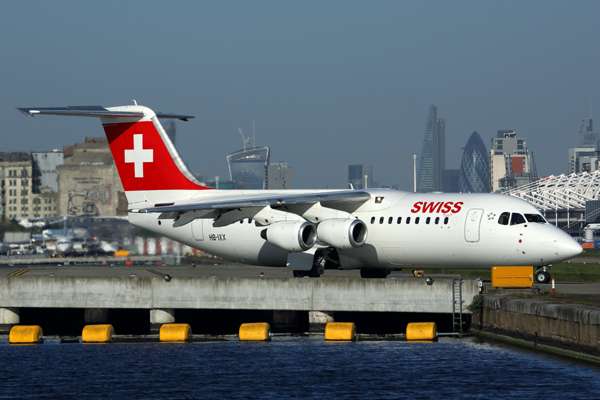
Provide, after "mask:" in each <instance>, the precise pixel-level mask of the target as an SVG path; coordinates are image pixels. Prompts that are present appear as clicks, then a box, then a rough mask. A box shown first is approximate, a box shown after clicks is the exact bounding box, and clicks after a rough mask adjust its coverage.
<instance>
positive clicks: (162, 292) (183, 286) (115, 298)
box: [0, 276, 478, 313]
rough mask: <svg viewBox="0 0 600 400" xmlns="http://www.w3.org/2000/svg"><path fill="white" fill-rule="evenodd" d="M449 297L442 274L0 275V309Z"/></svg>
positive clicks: (425, 301) (431, 308)
mask: <svg viewBox="0 0 600 400" xmlns="http://www.w3.org/2000/svg"><path fill="white" fill-rule="evenodd" d="M477 294H478V287H477V281H475V280H465V281H463V285H462V298H463V300H464V304H463V312H464V313H468V311H467V310H466V309H464V307H465V306H467V305H469V304H470V303H471V301H472V299H473V297H474V296H476V295H477ZM452 301H453V298H452V281H451V280H445V279H437V280H435V282H434V283H433V284H432V285H427V283H426V282H425V280H422V279H406V280H403V279H335V278H333V279H331V278H327V279H324V278H320V279H288V278H211V277H193V278H192V277H189V278H172V279H171V281H170V282H166V281H165V280H164V279H163V278H160V277H127V276H125V277H57V276H54V277H49V276H16V277H13V276H2V277H0V307H1V308H22V307H33V308H44V307H45V308H130V309H186V308H189V309H246V310H296V311H365V312H415V313H451V312H452V304H453V303H452Z"/></svg>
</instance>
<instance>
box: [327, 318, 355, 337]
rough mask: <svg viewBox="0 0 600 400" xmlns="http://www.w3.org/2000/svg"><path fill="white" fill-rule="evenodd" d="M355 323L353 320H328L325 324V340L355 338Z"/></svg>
mask: <svg viewBox="0 0 600 400" xmlns="http://www.w3.org/2000/svg"><path fill="white" fill-rule="evenodd" d="M355 339H356V325H354V323H353V322H328V323H327V325H325V340H346V341H348V340H355Z"/></svg>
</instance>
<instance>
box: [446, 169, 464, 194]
mask: <svg viewBox="0 0 600 400" xmlns="http://www.w3.org/2000/svg"><path fill="white" fill-rule="evenodd" d="M459 177H460V170H459V169H445V170H443V171H442V182H443V186H442V191H443V192H445V193H460V186H459V184H458V182H459Z"/></svg>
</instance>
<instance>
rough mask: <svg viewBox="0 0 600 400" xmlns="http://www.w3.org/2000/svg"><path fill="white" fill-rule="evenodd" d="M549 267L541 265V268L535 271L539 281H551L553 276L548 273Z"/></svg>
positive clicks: (536, 278)
mask: <svg viewBox="0 0 600 400" xmlns="http://www.w3.org/2000/svg"><path fill="white" fill-rule="evenodd" d="M546 268H547V267H545V266H544V267H541V268H540V269H538V270H537V271H536V272H535V280H536V281H537V282H538V283H550V281H551V280H552V277H551V276H550V273H548V272H547V271H546Z"/></svg>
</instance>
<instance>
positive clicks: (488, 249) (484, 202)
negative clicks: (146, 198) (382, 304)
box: [129, 189, 580, 269]
mask: <svg viewBox="0 0 600 400" xmlns="http://www.w3.org/2000/svg"><path fill="white" fill-rule="evenodd" d="M367 191H368V192H369V193H370V194H371V196H372V198H371V200H368V201H366V202H365V203H364V204H362V205H360V207H358V208H357V209H356V210H351V211H352V212H351V214H352V215H353V216H354V217H356V218H357V219H360V220H362V221H363V222H365V224H366V225H367V228H368V237H367V240H366V242H365V244H364V245H363V246H362V247H359V248H350V249H336V250H337V252H338V254H339V256H340V264H341V267H342V268H344V269H352V268H448V267H452V268H489V267H492V266H510V265H532V266H542V265H548V264H552V263H554V262H558V261H562V260H564V259H565V258H568V257H570V256H572V255H574V254H577V253H578V252H579V251H580V247H578V246H579V245H578V244H577V243H575V242H574V241H573V240H572V239H571V238H570V237H569V236H568V235H567V234H566V233H565V232H563V231H562V230H560V229H558V228H556V227H555V226H553V225H551V224H548V223H547V222H546V221H545V220H543V221H541V220H542V218H541V214H540V213H539V211H537V210H536V209H535V208H534V207H533V206H531V205H530V204H529V203H527V202H525V201H523V200H520V199H516V198H513V197H509V196H505V195H491V194H460V193H456V194H452V193H409V192H401V191H396V190H386V189H369V190H367ZM295 192H298V193H301V191H295ZM255 193H256V192H255ZM262 193H265V192H262ZM266 193H270V194H273V195H274V194H276V193H277V192H275V191H270V192H266ZM287 193H289V192H287ZM311 193H314V191H311ZM221 194H222V192H221ZM204 195H206V194H204ZM232 195H237V193H234V192H232ZM506 213H509V214H508V216H506ZM503 214H504V215H505V217H504V218H508V219H507V220H506V221H504V219H503V222H506V224H502V223H500V217H501V216H502V215H503ZM512 214H520V215H521V218H523V221H525V222H521V223H517V222H518V221H520V220H521V219H520V218H514V219H513V223H512V224H511V222H510V219H511V216H512ZM526 216H528V217H526ZM531 216H535V219H537V220H538V222H530V221H528V220H527V218H529V219H532V218H533V217H531ZM515 217H516V216H515ZM298 219H301V218H300V217H298ZM129 220H130V222H131V223H133V224H134V225H137V226H140V227H143V228H146V229H150V230H152V231H154V232H156V233H159V234H161V235H164V236H167V237H170V238H172V239H175V240H178V241H180V242H183V243H185V244H187V245H189V246H191V247H194V248H197V249H199V250H202V251H205V252H207V253H210V254H214V255H217V256H220V257H224V258H227V259H230V260H235V261H239V262H244V263H249V264H260V265H266V266H279V267H282V266H285V265H286V260H287V258H288V252H287V251H285V250H283V249H281V248H279V247H276V246H274V245H272V244H271V243H269V242H268V241H265V240H264V239H263V238H262V237H261V234H260V233H261V231H262V230H264V229H265V227H264V226H261V225H257V223H256V221H253V220H252V219H249V218H243V219H240V220H239V221H238V222H236V223H233V224H231V225H227V226H223V227H214V226H213V220H211V219H206V218H205V219H196V220H194V221H192V222H191V223H189V224H187V225H184V226H181V227H177V228H174V227H173V226H172V224H171V223H170V221H168V220H163V221H160V220H159V219H158V214H156V213H154V214H152V213H146V214H138V213H130V214H129ZM159 221H160V224H159ZM318 244H319V242H317V245H318ZM325 247H326V246H325Z"/></svg>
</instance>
